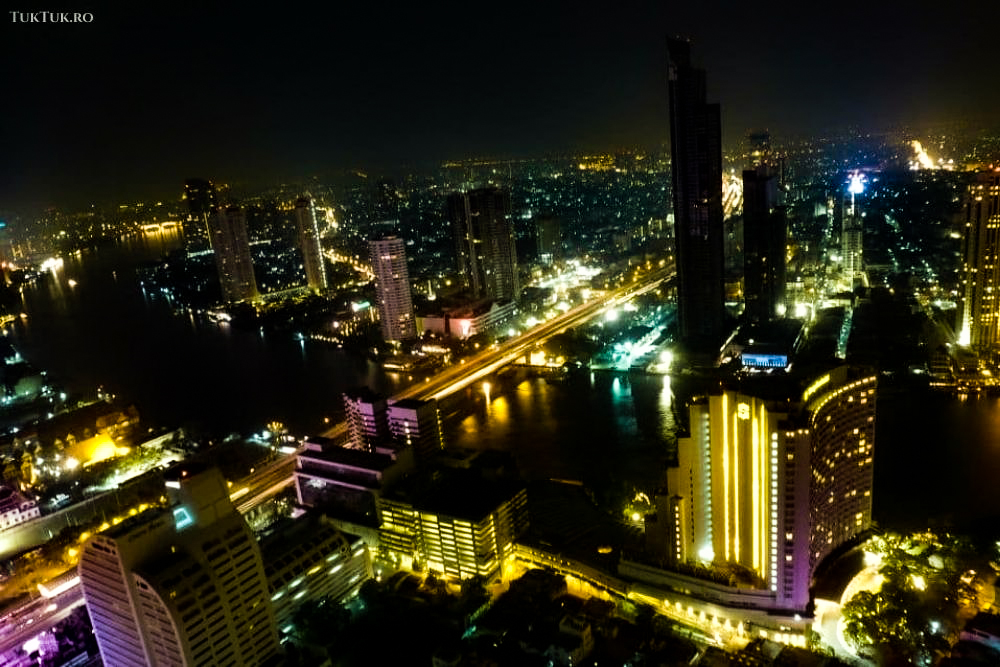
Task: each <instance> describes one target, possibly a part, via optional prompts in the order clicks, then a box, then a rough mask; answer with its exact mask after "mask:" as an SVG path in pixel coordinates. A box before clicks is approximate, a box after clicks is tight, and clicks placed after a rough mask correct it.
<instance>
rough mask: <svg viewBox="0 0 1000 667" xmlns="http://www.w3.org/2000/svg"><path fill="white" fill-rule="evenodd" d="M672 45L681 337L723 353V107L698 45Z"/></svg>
mask: <svg viewBox="0 0 1000 667" xmlns="http://www.w3.org/2000/svg"><path fill="white" fill-rule="evenodd" d="M667 49H668V51H669V55H670V72H669V75H670V84H669V86H670V156H671V158H672V171H671V173H672V183H673V192H674V242H675V244H676V251H677V311H678V312H677V314H678V320H679V325H680V337H681V340H682V342H684V343H685V344H686V345H688V346H689V347H692V348H697V349H699V350H702V351H704V352H711V353H718V347H719V345H721V343H722V339H723V338H724V334H725V331H724V327H725V319H724V318H725V310H724V303H723V299H724V276H723V261H724V253H723V233H724V230H723V224H722V218H723V215H722V213H723V211H722V125H721V120H720V115H719V105H718V104H707V103H706V101H705V97H706V91H705V71H704V70H702V69H698V68H695V67H694V66H693V65H692V64H691V45H690V44H689V43H688V42H686V41H684V40H681V39H669V40H668V42H667Z"/></svg>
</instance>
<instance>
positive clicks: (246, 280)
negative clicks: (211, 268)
mask: <svg viewBox="0 0 1000 667" xmlns="http://www.w3.org/2000/svg"><path fill="white" fill-rule="evenodd" d="M208 231H209V237H210V239H211V241H212V251H213V252H214V253H215V268H216V269H217V270H218V272H219V286H220V287H221V288H222V300H223V301H225V302H227V303H231V302H233V301H253V300H254V299H256V298H257V281H256V279H255V278H254V275H253V260H252V259H251V257H250V239H249V238H248V237H247V218H246V213H245V212H244V211H243V209H242V208H240V207H239V206H229V207H227V208H217V209H216V210H215V211H213V212H212V214H211V215H210V216H209V217H208Z"/></svg>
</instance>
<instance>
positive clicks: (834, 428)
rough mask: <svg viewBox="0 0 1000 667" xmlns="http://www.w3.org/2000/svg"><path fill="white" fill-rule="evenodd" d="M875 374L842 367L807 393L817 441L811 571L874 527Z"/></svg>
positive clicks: (811, 507)
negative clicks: (847, 543) (828, 556)
mask: <svg viewBox="0 0 1000 667" xmlns="http://www.w3.org/2000/svg"><path fill="white" fill-rule="evenodd" d="M876 387H877V378H876V376H874V375H864V374H860V375H857V376H852V375H851V374H850V373H849V372H848V369H847V368H846V367H841V368H838V369H835V370H833V371H831V372H830V373H827V374H825V375H822V376H820V377H819V378H818V379H817V380H816V381H814V382H813V383H812V384H811V385H810V386H809V387H808V388H807V389H806V391H805V393H804V394H803V400H804V401H805V403H806V407H807V410H808V413H809V431H810V439H811V441H812V445H811V448H812V449H811V451H812V463H811V468H812V480H811V484H810V491H809V518H810V526H811V527H810V537H809V566H810V570H811V571H812V570H815V568H816V566H817V565H819V563H820V562H821V561H822V560H823V558H825V557H826V556H827V555H829V554H830V552H831V551H833V550H834V549H836V548H837V547H838V546H840V545H841V544H844V543H845V542H847V541H848V540H851V539H853V538H854V537H855V536H857V535H860V534H861V533H864V532H865V531H867V530H868V529H870V528H871V525H872V484H873V476H872V475H873V472H874V455H875V454H874V451H875V390H876Z"/></svg>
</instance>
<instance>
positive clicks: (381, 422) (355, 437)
mask: <svg viewBox="0 0 1000 667" xmlns="http://www.w3.org/2000/svg"><path fill="white" fill-rule="evenodd" d="M343 396H344V411H345V413H346V414H345V418H346V421H347V431H348V434H349V436H348V437H349V442H350V447H351V448H353V449H364V450H368V451H375V448H376V447H378V446H379V445H382V444H383V443H384V442H385V441H386V440H388V439H389V420H388V417H387V414H386V401H385V398H384V397H382V396H380V395H378V394H376V393H375V392H373V391H372V390H371V389H368V388H367V387H358V388H355V389H349V390H347V391H345V392H344V394H343Z"/></svg>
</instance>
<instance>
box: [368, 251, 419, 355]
mask: <svg viewBox="0 0 1000 667" xmlns="http://www.w3.org/2000/svg"><path fill="white" fill-rule="evenodd" d="M368 250H369V253H370V255H371V263H372V272H373V273H374V274H375V291H376V293H377V295H378V311H379V317H380V318H381V320H382V337H383V338H384V339H385V340H387V341H403V340H408V339H410V338H416V336H417V329H416V321H415V319H414V317H413V299H412V296H411V294H410V270H409V268H408V267H407V265H406V243H405V242H404V241H403V239H401V238H399V237H398V236H389V237H386V238H384V239H380V240H377V241H370V242H369V243H368Z"/></svg>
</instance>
